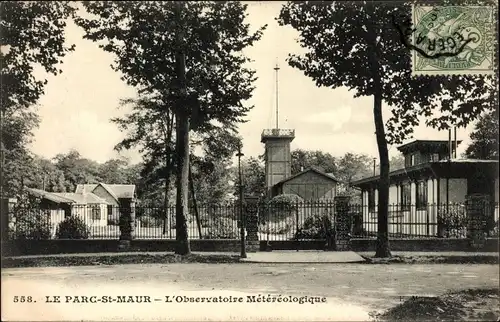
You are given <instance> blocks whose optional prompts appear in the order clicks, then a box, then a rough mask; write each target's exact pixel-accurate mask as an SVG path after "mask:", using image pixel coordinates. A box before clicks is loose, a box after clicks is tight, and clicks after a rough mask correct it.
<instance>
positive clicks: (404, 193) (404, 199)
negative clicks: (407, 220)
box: [401, 183, 411, 210]
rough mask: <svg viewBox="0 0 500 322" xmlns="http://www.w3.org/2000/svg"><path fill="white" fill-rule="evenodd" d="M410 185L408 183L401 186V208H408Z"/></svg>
mask: <svg viewBox="0 0 500 322" xmlns="http://www.w3.org/2000/svg"><path fill="white" fill-rule="evenodd" d="M410 205H411V186H410V183H408V184H405V185H402V186H401V210H410Z"/></svg>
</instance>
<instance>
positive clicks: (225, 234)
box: [204, 218, 238, 239]
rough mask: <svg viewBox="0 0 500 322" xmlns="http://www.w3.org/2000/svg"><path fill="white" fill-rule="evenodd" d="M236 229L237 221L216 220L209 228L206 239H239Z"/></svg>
mask: <svg viewBox="0 0 500 322" xmlns="http://www.w3.org/2000/svg"><path fill="white" fill-rule="evenodd" d="M236 227H237V223H236V221H235V220H231V219H223V218H216V219H214V220H213V221H212V222H211V224H210V226H209V227H208V228H207V230H206V233H205V235H204V237H205V238H206V239H237V238H238V234H237V232H236V229H235V228H236Z"/></svg>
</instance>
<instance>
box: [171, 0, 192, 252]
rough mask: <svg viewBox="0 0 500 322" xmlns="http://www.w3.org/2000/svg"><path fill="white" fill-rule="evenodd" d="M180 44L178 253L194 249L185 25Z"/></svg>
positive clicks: (177, 53)
mask: <svg viewBox="0 0 500 322" xmlns="http://www.w3.org/2000/svg"><path fill="white" fill-rule="evenodd" d="M176 5H177V15H178V16H177V22H178V23H179V25H180V24H182V17H181V13H182V6H183V3H182V2H177V3H176ZM176 38H177V46H176V47H177V48H175V49H176V54H175V62H176V74H177V80H178V84H177V86H178V93H179V96H178V98H177V102H176V109H175V120H176V123H175V129H176V132H175V133H176V137H175V152H176V157H177V164H176V170H177V171H176V172H177V176H176V185H177V198H176V205H175V206H176V207H175V225H176V227H175V228H176V229H175V232H176V234H175V239H176V247H175V253H176V254H179V255H187V254H189V253H191V249H190V246H189V240H188V229H187V222H186V218H187V216H188V211H189V208H188V197H189V189H188V188H189V187H188V182H189V111H188V106H186V105H185V104H186V101H187V100H186V94H187V91H186V61H185V60H186V56H185V53H184V48H183V47H184V35H183V30H182V28H179V30H178V32H177V34H176Z"/></svg>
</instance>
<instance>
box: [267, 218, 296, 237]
mask: <svg viewBox="0 0 500 322" xmlns="http://www.w3.org/2000/svg"><path fill="white" fill-rule="evenodd" d="M295 226H296V217H295V216H289V217H288V218H285V219H283V220H281V221H278V222H269V223H268V224H267V223H265V224H262V225H260V226H259V232H261V233H263V234H272V235H282V234H288V233H289V232H290V231H292V229H294V227H295Z"/></svg>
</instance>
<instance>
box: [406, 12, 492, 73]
mask: <svg viewBox="0 0 500 322" xmlns="http://www.w3.org/2000/svg"><path fill="white" fill-rule="evenodd" d="M495 13H496V10H495V8H493V7H491V6H418V5H416V6H414V7H413V12H412V19H413V21H412V22H413V33H412V42H413V48H414V49H415V50H413V51H412V72H413V74H414V75H436V74H440V75H451V74H492V73H494V60H495V55H496V53H495V42H496V41H497V37H496V19H495Z"/></svg>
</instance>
